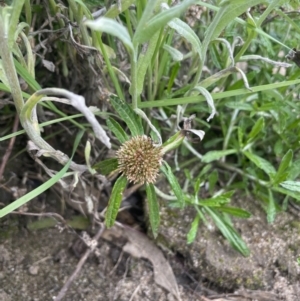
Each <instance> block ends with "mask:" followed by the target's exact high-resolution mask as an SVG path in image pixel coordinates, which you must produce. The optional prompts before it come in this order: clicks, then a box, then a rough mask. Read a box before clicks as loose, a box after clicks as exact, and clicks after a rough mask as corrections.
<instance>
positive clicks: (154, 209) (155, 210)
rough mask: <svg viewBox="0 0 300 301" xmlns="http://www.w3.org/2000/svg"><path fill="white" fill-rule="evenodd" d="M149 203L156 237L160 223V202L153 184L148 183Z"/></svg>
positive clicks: (150, 217)
mask: <svg viewBox="0 0 300 301" xmlns="http://www.w3.org/2000/svg"><path fill="white" fill-rule="evenodd" d="M146 194H147V204H148V209H149V219H150V225H151V229H152V233H153V236H154V237H155V238H156V236H157V232H158V227H159V223H160V216H159V203H158V200H157V198H156V193H155V189H154V185H153V184H146Z"/></svg>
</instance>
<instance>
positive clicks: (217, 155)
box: [202, 149, 237, 163]
mask: <svg viewBox="0 0 300 301" xmlns="http://www.w3.org/2000/svg"><path fill="white" fill-rule="evenodd" d="M236 153H237V151H236V150H235V149H227V150H221V151H210V152H208V153H206V154H205V155H204V156H203V157H202V162H204V163H209V162H212V161H215V160H219V159H221V158H222V157H225V156H228V155H231V154H236Z"/></svg>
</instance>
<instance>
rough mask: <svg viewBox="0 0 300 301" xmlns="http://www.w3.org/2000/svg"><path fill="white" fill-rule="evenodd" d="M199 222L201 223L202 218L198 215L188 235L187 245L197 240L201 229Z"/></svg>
mask: <svg viewBox="0 0 300 301" xmlns="http://www.w3.org/2000/svg"><path fill="white" fill-rule="evenodd" d="M199 222H200V216H199V215H197V216H196V217H195V219H194V220H193V222H192V224H191V229H190V231H189V232H188V234H187V243H188V244H191V243H192V242H193V241H194V240H195V238H196V235H197V231H198V227H199Z"/></svg>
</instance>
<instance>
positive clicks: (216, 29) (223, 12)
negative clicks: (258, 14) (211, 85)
mask: <svg viewBox="0 0 300 301" xmlns="http://www.w3.org/2000/svg"><path fill="white" fill-rule="evenodd" d="M263 2H264V1H262V0H247V1H245V0H230V1H223V5H221V7H220V9H219V11H218V12H217V14H216V16H215V17H214V19H213V21H212V22H211V23H210V25H209V27H208V28H207V30H206V34H205V38H204V41H203V44H202V53H204V54H205V53H206V51H207V47H208V45H209V43H210V42H211V41H212V40H214V39H216V38H217V37H218V36H219V35H220V33H221V32H222V30H223V29H224V28H225V27H226V26H227V25H228V24H229V23H230V22H232V21H233V20H234V19H235V18H236V17H238V16H240V15H241V14H243V13H244V12H246V11H247V9H248V8H249V7H251V6H255V5H257V4H260V3H263Z"/></svg>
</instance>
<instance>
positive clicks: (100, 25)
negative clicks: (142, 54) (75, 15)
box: [85, 17, 134, 52]
mask: <svg viewBox="0 0 300 301" xmlns="http://www.w3.org/2000/svg"><path fill="white" fill-rule="evenodd" d="M85 25H87V26H88V27H90V28H91V29H93V30H97V31H101V32H105V33H108V34H111V35H113V36H115V37H117V38H119V39H120V40H121V41H122V42H123V43H124V44H125V45H126V46H128V47H129V48H130V49H131V50H132V51H133V52H134V48H133V44H132V42H131V38H130V35H129V33H128V31H127V28H126V27H124V26H123V25H121V24H120V23H118V22H117V21H115V20H112V19H110V18H106V17H101V18H98V19H97V20H88V21H86V22H85Z"/></svg>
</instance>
